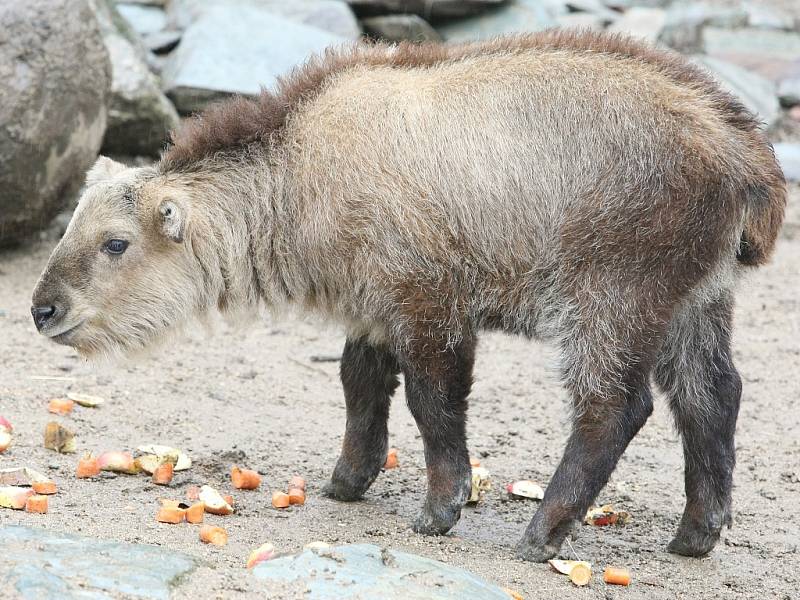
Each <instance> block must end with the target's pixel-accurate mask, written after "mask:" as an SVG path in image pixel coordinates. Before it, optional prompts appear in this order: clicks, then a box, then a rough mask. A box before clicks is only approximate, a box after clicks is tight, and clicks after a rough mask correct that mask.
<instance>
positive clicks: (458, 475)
mask: <svg viewBox="0 0 800 600" xmlns="http://www.w3.org/2000/svg"><path fill="white" fill-rule="evenodd" d="M421 346H422V351H421V352H414V351H413V350H412V353H411V356H405V357H403V358H404V360H403V373H404V376H405V382H406V399H407V402H408V407H409V409H410V410H411V414H412V415H413V416H414V419H415V420H416V422H417V427H418V428H419V431H420V433H421V434H422V442H423V444H424V446H425V463H426V466H427V474H428V494H427V497H426V499H425V504H424V506H423V508H422V512H421V513H420V515H419V517H418V518H417V520H416V522H415V523H414V526H413V529H414V531H416V532H417V533H422V534H425V535H443V534H445V533H447V532H448V531H449V530H450V529H451V528H452V527H453V526H454V525H455V524H456V523H457V522H458V519H459V517H460V516H461V508H462V507H463V506H464V504H465V503H466V501H467V499H468V498H469V493H470V487H471V467H470V464H469V453H468V451H467V441H466V415H467V395H468V394H469V390H470V387H471V385H472V366H473V362H474V353H475V343H474V341H473V340H471V339H468V340H464V341H462V342H461V343H460V344H458V345H457V346H456V347H454V348H448V347H444V348H440V347H438V346H437V345H435V344H430V345H427V344H421Z"/></svg>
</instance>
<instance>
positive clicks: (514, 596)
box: [503, 587, 525, 600]
mask: <svg viewBox="0 0 800 600" xmlns="http://www.w3.org/2000/svg"><path fill="white" fill-rule="evenodd" d="M503 591H504V592H505V593H506V594H508V595H509V597H510V598H511V600H525V599H524V598H523V597H522V594H520V593H519V592H518V591H516V590H512V589H511V588H506V587H504V588H503Z"/></svg>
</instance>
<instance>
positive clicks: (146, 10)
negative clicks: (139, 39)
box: [116, 2, 167, 35]
mask: <svg viewBox="0 0 800 600" xmlns="http://www.w3.org/2000/svg"><path fill="white" fill-rule="evenodd" d="M116 7H117V10H118V11H119V14H121V15H122V16H123V18H124V19H125V20H126V21H128V23H130V24H131V27H132V28H133V30H134V31H135V32H136V33H138V34H139V35H146V34H148V33H155V32H156V31H161V30H162V29H164V28H165V27H166V25H167V15H166V13H165V12H164V9H162V8H161V7H160V6H147V5H143V4H127V3H124V2H120V3H118V4H117V5H116Z"/></svg>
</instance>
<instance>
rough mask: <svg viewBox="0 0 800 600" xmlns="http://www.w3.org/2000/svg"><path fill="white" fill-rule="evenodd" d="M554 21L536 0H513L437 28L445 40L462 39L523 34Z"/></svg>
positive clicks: (457, 40)
mask: <svg viewBox="0 0 800 600" xmlns="http://www.w3.org/2000/svg"><path fill="white" fill-rule="evenodd" d="M555 26H556V21H555V19H554V17H553V13H551V12H550V11H549V10H548V9H547V8H546V6H545V5H544V4H543V3H542V2H540V1H538V0H515V2H513V3H510V4H506V5H504V6H501V7H500V8H496V9H494V10H492V11H490V12H488V13H486V14H484V15H481V16H478V17H471V18H467V19H461V20H458V21H452V22H450V23H446V24H444V25H441V26H440V27H438V28H437V29H438V31H439V33H441V34H442V37H444V39H445V40H447V41H451V42H466V41H471V40H483V39H487V38H492V37H495V36H498V35H505V34H509V33H526V32H532V31H541V30H543V29H547V28H548V27H555Z"/></svg>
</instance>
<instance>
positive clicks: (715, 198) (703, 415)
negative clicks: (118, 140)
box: [32, 32, 786, 561]
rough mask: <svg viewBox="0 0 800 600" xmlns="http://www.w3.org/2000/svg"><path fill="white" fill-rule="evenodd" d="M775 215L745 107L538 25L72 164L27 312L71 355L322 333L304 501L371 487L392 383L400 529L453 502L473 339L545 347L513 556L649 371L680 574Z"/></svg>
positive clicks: (201, 120)
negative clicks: (320, 379) (423, 489)
mask: <svg viewBox="0 0 800 600" xmlns="http://www.w3.org/2000/svg"><path fill="white" fill-rule="evenodd" d="M785 203H786V187H785V182H784V179H783V176H782V174H781V170H780V168H779V166H778V165H777V164H776V161H775V158H774V155H773V152H772V148H771V146H770V144H769V143H768V142H767V140H766V139H765V137H764V134H763V133H762V132H761V131H760V130H759V125H758V123H757V121H756V118H755V117H754V115H753V114H751V113H750V112H748V111H747V110H746V109H745V108H744V107H743V106H742V105H741V104H740V103H739V102H738V101H737V100H736V99H734V98H733V97H731V96H730V95H728V94H727V93H725V92H723V91H721V90H720V89H719V88H718V87H717V85H716V84H714V83H713V82H712V81H711V80H710V79H709V77H708V76H707V75H705V74H704V73H703V72H701V71H699V70H698V69H696V68H695V67H693V66H692V65H690V64H689V63H687V62H685V61H684V60H683V59H681V58H680V57H679V56H677V55H675V54H672V53H670V52H662V51H658V50H654V49H652V48H649V47H646V46H644V45H642V44H640V43H637V42H634V41H631V40H629V39H625V38H620V37H608V36H605V35H599V34H590V33H564V32H546V33H541V34H536V35H532V36H524V37H512V38H505V39H497V40H494V41H490V42H487V43H478V44H471V45H463V46H439V45H421V46H413V45H400V46H383V45H374V46H357V47H351V48H345V49H339V50H335V51H329V52H328V53H327V54H326V55H325V56H324V57H322V58H317V59H313V60H311V61H310V62H309V63H307V64H306V65H305V66H303V67H302V68H300V69H298V70H297V71H295V72H294V73H293V74H292V75H291V76H289V77H288V78H287V79H285V80H284V81H282V82H281V84H280V85H279V87H278V89H277V92H275V93H270V92H264V93H262V94H261V96H260V97H259V98H257V99H244V98H237V99H232V100H230V101H227V102H224V103H222V104H220V105H218V106H216V107H215V108H212V109H210V110H208V111H206V112H205V113H203V114H201V115H199V116H198V117H196V118H194V119H193V120H191V121H189V122H188V124H186V125H185V126H184V127H183V128H182V129H181V130H180V131H179V132H178V133H176V134H175V135H174V136H173V142H172V145H171V146H170V147H168V148H167V149H166V151H165V153H164V155H163V156H162V158H161V160H160V162H158V163H157V164H155V165H153V166H151V167H141V168H125V167H123V166H122V165H119V164H117V163H114V162H112V161H110V160H108V159H105V158H101V159H100V160H98V162H97V164H96V165H95V166H94V167H93V168H92V169H91V171H90V172H89V173H88V176H87V188H86V191H85V193H84V195H83V197H82V198H81V200H80V203H79V205H78V208H77V210H76V211H75V214H74V216H73V218H72V222H71V223H70V224H69V227H68V228H67V231H66V233H65V234H64V238H63V239H62V240H61V242H60V243H59V244H58V246H57V247H56V248H55V250H54V251H53V254H52V256H51V258H50V261H49V263H48V264H47V267H46V268H45V270H44V273H43V274H42V276H41V279H40V281H39V283H38V285H37V286H36V290H35V292H34V294H33V308H32V313H33V318H34V321H35V323H36V326H37V328H38V329H39V331H41V333H42V334H44V335H45V336H47V337H49V338H50V339H52V340H53V341H56V342H58V343H61V344H67V345H69V346H72V347H74V348H76V349H77V350H78V352H80V353H81V354H82V355H86V356H92V355H97V354H102V355H108V354H126V353H128V352H130V351H136V350H138V349H141V348H144V347H146V346H148V345H150V344H151V342H155V341H157V340H158V339H160V338H163V337H164V336H165V334H166V333H168V332H169V331H170V330H173V329H175V328H177V327H179V326H180V325H181V324H183V323H186V322H187V321H188V320H191V319H192V318H194V317H197V316H200V315H202V314H203V313H207V312H208V311H212V310H219V311H221V312H222V313H223V314H224V313H232V312H239V311H242V310H247V311H251V312H254V311H256V310H257V307H258V305H259V304H260V303H263V304H264V305H266V306H267V307H268V308H269V307H273V308H280V307H282V306H286V305H289V304H292V305H296V306H298V307H300V308H301V309H302V310H303V311H308V312H310V313H316V314H319V315H322V316H323V317H325V318H327V319H329V320H333V321H336V322H339V323H341V324H343V325H344V327H345V328H346V331H347V341H346V343H345V347H344V353H343V355H342V363H341V378H342V385H343V388H344V396H345V400H346V403H347V426H346V430H345V435H344V442H343V446H342V452H341V456H340V458H339V460H338V463H337V464H336V468H335V469H334V471H333V475H332V477H331V480H330V483H329V484H328V485H327V487H326V489H325V492H326V494H328V495H329V496H331V497H333V498H337V499H340V500H346V501H347V500H356V499H358V498H360V497H362V495H363V494H364V492H365V491H366V490H367V488H369V486H370V484H371V483H372V482H373V481H374V480H375V478H376V476H377V475H378V473H379V471H380V469H381V466H382V464H383V461H384V458H385V456H386V448H387V423H386V421H387V415H388V413H389V403H390V399H391V397H392V394H393V392H394V391H395V389H396V387H397V385H398V375H399V374H400V373H402V374H403V377H404V380H405V385H406V396H407V402H408V406H409V409H410V411H411V413H412V415H413V416H414V418H415V420H416V422H417V425H418V427H419V430H420V432H421V434H422V439H423V442H424V446H425V460H426V463H427V477H428V491H427V497H426V499H425V503H424V506H423V507H422V511H421V513H420V515H419V517H418V518H417V520H416V522H415V523H414V530H415V531H417V532H419V533H423V534H444V533H445V532H447V531H448V530H449V529H450V528H451V527H453V525H454V524H455V523H456V522H457V520H458V518H459V516H460V514H461V508H462V506H463V505H464V502H465V500H466V499H467V498H468V496H469V492H470V464H469V454H468V452H467V444H466V439H465V419H466V413H467V396H468V394H469V391H470V384H471V378H472V368H473V362H474V357H475V344H476V339H477V336H478V334H479V332H480V331H481V330H486V329H493V330H501V331H505V332H509V333H515V334H521V335H524V336H528V337H531V338H537V339H545V340H551V341H552V342H553V343H555V344H557V345H558V347H559V349H560V359H561V374H562V377H563V382H564V385H565V386H566V388H567V390H568V391H569V393H570V394H571V398H572V406H573V412H574V418H573V424H572V432H571V435H570V438H569V441H568V442H567V446H566V450H565V452H564V456H563V458H562V460H561V463H560V464H559V466H558V468H557V470H556V472H555V473H554V475H553V477H552V479H551V481H550V485H549V486H548V488H547V492H546V494H545V496H544V500H543V502H542V503H541V505H540V507H539V510H538V511H537V512H536V514H535V515H534V517H533V519H532V520H531V522H530V525H529V526H528V528H527V530H526V531H525V534H524V537H523V538H522V541H521V543H520V545H519V547H518V552H519V555H520V556H521V557H523V558H526V559H529V560H534V561H543V560H545V559H548V558H550V557H552V556H553V555H554V554H555V553H556V552H557V551H558V550H559V547H560V545H561V543H562V541H563V540H564V537H565V536H566V534H567V533H568V531H569V529H570V527H571V526H572V524H573V523H575V522H576V520H579V519H581V518H582V517H583V515H584V514H585V512H586V510H587V508H588V507H589V506H590V504H591V503H592V501H593V500H594V499H595V496H596V495H597V494H598V493H599V491H600V490H601V488H602V487H603V486H604V485H605V483H606V481H607V480H608V477H609V475H610V474H611V472H612V471H613V470H614V468H615V465H616V464H617V461H618V459H619V457H620V455H621V454H622V452H623V451H624V450H625V448H626V446H627V445H628V443H629V442H630V441H631V439H632V438H633V437H634V436H635V435H636V433H637V431H639V429H640V428H641V427H642V425H644V423H645V421H646V420H647V418H648V416H649V415H650V413H651V411H652V406H653V403H652V396H651V391H650V378H651V376H652V378H653V380H654V382H655V384H656V385H657V386H658V387H659V388H660V389H661V390H662V391H663V392H664V393H665V394H666V396H667V397H668V399H669V404H670V407H671V409H672V412H673V414H674V416H675V423H676V424H677V428H678V430H679V432H680V434H681V436H682V439H683V451H684V457H685V463H686V465H685V479H686V481H685V483H686V509H685V512H684V514H683V518H682V519H681V522H680V526H679V527H678V531H677V535H676V536H675V538H674V539H673V540H672V542H671V543H670V545H669V550H670V551H672V552H676V553H679V554H684V555H691V556H699V555H703V554H705V553H707V552H708V551H709V550H711V549H712V548H713V546H714V544H715V543H716V541H717V540H718V538H719V534H720V529H721V528H722V527H723V525H725V524H730V522H731V481H732V472H733V467H734V441H733V438H734V429H735V425H736V417H737V412H738V408H739V398H740V395H741V379H740V378H739V375H738V374H737V372H736V369H735V368H734V365H733V361H732V358H731V340H730V338H731V313H732V309H733V290H734V288H735V287H736V285H737V282H738V281H739V280H740V279H741V276H742V275H743V273H744V272H745V271H746V270H747V269H748V268H749V267H754V266H757V265H760V264H762V263H764V262H765V261H766V260H767V259H768V257H769V256H770V254H771V252H772V251H773V247H774V245H775V240H776V237H777V235H778V232H779V229H780V226H781V223H782V219H783V212H784V207H785Z"/></svg>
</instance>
